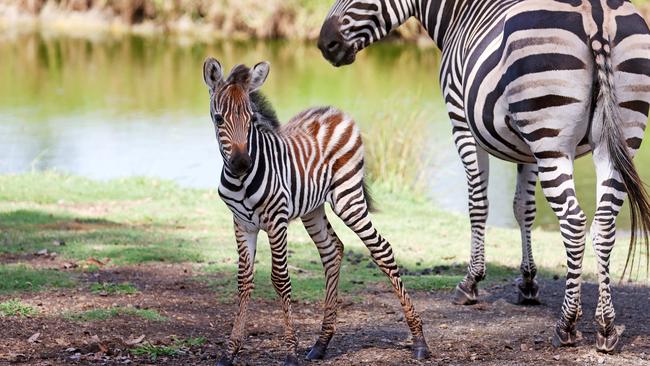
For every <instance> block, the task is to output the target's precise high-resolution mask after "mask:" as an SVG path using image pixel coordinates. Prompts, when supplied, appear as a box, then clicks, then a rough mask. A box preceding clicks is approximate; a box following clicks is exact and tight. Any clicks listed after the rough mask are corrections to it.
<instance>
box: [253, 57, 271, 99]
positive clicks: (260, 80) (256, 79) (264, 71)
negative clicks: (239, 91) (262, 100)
mask: <svg viewBox="0 0 650 366" xmlns="http://www.w3.org/2000/svg"><path fill="white" fill-rule="evenodd" d="M270 69H271V65H270V64H269V63H268V62H266V61H262V62H260V63H259V64H257V65H255V66H253V68H252V69H251V81H250V84H249V87H248V91H249V93H252V92H254V91H256V90H258V89H259V88H261V87H262V84H264V81H266V77H267V76H269V71H270Z"/></svg>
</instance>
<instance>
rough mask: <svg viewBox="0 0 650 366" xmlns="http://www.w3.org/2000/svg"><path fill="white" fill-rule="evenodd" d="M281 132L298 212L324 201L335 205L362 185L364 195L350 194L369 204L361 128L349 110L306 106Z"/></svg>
mask: <svg viewBox="0 0 650 366" xmlns="http://www.w3.org/2000/svg"><path fill="white" fill-rule="evenodd" d="M281 134H282V136H283V139H284V140H285V141H286V143H287V146H288V152H289V158H290V162H291V165H292V167H293V173H294V174H293V175H292V176H293V177H294V178H291V181H290V182H287V184H288V185H289V186H290V187H292V188H291V197H292V203H293V207H295V208H298V211H299V212H297V216H303V215H305V214H307V213H309V212H311V211H312V210H313V209H315V208H316V207H318V206H319V205H321V204H323V203H324V202H325V201H328V202H329V203H330V204H331V205H332V206H334V205H336V204H337V202H339V201H341V200H345V199H346V197H345V193H346V192H356V191H359V189H360V191H359V192H361V196H358V195H354V197H348V198H354V199H355V200H365V201H366V204H367V205H368V206H369V205H370V196H369V195H368V194H367V190H366V189H365V184H364V151H363V143H362V140H361V131H360V130H359V128H358V127H357V125H356V124H355V122H354V120H352V118H350V117H349V116H348V115H347V114H345V113H344V112H342V111H340V110H338V109H336V108H333V107H321V108H311V109H307V110H305V111H303V112H301V113H300V114H298V115H296V116H295V117H293V118H292V119H291V120H290V121H289V122H288V123H287V124H285V125H283V126H282V127H281ZM334 192H338V194H333V193H334ZM308 201H309V203H307V204H305V203H306V202H308Z"/></svg>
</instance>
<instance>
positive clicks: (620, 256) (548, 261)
mask: <svg viewBox="0 0 650 366" xmlns="http://www.w3.org/2000/svg"><path fill="white" fill-rule="evenodd" d="M77 185H78V186H79V187H77ZM50 186H53V187H54V191H56V193H50V192H48V190H49V189H50V188H49V187H50ZM22 187H30V192H31V193H30V192H28V191H27V190H25V191H23V190H22V189H23V188H22ZM161 187H162V188H161ZM131 188H133V189H137V193H134V192H131V193H126V194H125V195H124V197H120V194H118V193H119V192H124V191H126V190H128V189H131ZM371 190H372V191H373V192H372V193H373V195H374V197H375V200H376V202H377V208H378V209H379V211H378V212H376V213H374V214H373V216H372V218H373V223H374V224H375V226H376V228H377V230H378V231H379V232H380V233H381V234H382V236H384V237H385V238H386V239H387V240H389V242H390V243H391V246H392V248H393V251H394V253H395V258H396V259H397V262H398V264H399V265H400V268H401V269H402V273H405V275H404V276H403V277H404V282H405V284H406V288H407V290H410V289H418V290H432V289H441V288H442V289H448V288H453V287H454V286H455V284H456V283H457V282H458V281H460V280H461V278H462V277H463V275H464V274H465V271H466V269H465V268H466V266H467V261H468V259H469V255H470V234H471V230H470V226H469V219H468V218H467V217H466V215H456V214H450V213H449V212H445V211H442V210H439V209H437V208H435V207H434V206H433V204H432V203H431V202H430V201H428V200H426V199H424V198H422V197H421V196H419V195H417V194H413V193H408V192H399V191H396V190H393V189H391V188H390V187H386V186H383V185H373V186H372V187H371ZM0 191H3V192H5V193H4V196H2V194H0V229H2V231H3V235H0V244H2V245H0V253H1V252H5V253H16V254H24V253H33V252H34V251H36V250H39V249H43V248H50V250H55V251H56V252H57V253H58V254H59V256H60V257H62V258H70V259H74V260H85V259H87V258H88V257H94V258H97V259H100V260H102V261H103V260H104V258H109V259H111V261H110V264H109V265H111V266H117V267H119V266H122V265H125V264H140V263H161V262H162V263H170V262H171V263H174V262H189V263H195V264H197V267H199V268H201V269H202V270H203V273H201V274H199V275H198V276H197V277H196V278H197V280H201V281H207V282H208V283H209V284H210V285H211V286H212V288H214V290H215V293H216V296H217V298H218V299H220V300H221V301H224V302H231V301H233V300H234V299H235V298H236V292H237V283H236V282H237V280H236V278H237V277H236V273H237V258H238V254H237V247H236V244H235V240H234V233H233V228H232V214H231V213H230V211H229V210H228V209H227V207H226V206H225V205H224V204H223V202H222V201H221V200H220V199H219V197H218V194H217V193H216V192H214V191H210V190H196V189H184V188H180V187H178V186H175V185H168V184H167V183H165V182H157V181H155V180H146V179H135V180H128V179H127V180H114V181H102V182H95V181H91V180H87V179H84V178H78V177H72V178H71V177H68V176H65V175H57V174H54V173H33V174H32V173H30V174H26V175H19V176H4V177H0ZM7 192H14V193H16V196H11V195H10V194H9V193H7ZM10 196H11V197H14V198H13V199H12V200H11V201H3V200H2V199H3V197H4V199H9V197H10ZM55 198H56V199H61V200H63V202H64V203H59V202H58V201H55ZM134 199H135V200H134ZM66 202H73V203H70V204H68V203H66ZM98 208H100V209H101V210H98ZM88 212H92V213H93V215H92V216H88ZM97 212H101V213H100V214H97ZM327 215H328V217H329V220H330V222H331V223H332V226H333V228H334V230H335V231H336V233H337V235H338V236H339V237H340V238H341V240H342V241H343V243H344V245H345V259H344V262H343V264H342V269H341V277H340V289H341V292H342V293H343V294H348V296H349V295H351V294H355V293H358V291H360V290H361V291H362V290H363V289H365V288H367V287H369V286H373V285H375V284H379V283H383V284H388V280H387V279H386V277H385V276H384V275H383V274H382V273H381V271H380V270H379V269H378V268H376V267H375V266H374V265H370V264H369V263H370V262H371V260H370V256H369V253H368V250H367V249H366V247H365V245H363V243H362V242H361V241H360V240H359V238H358V237H357V236H356V235H355V234H354V233H353V232H352V231H351V230H350V229H348V228H347V227H346V226H345V225H343V224H342V222H341V221H340V220H339V219H338V218H337V217H336V216H335V215H334V214H333V213H332V212H331V210H329V209H328V210H327ZM5 217H6V218H10V219H11V222H12V225H3V221H2V218H5ZM62 221H72V222H74V223H77V224H78V225H81V227H78V228H77V227H75V230H66V229H61V228H58V227H57V226H56V225H51V223H52V222H54V223H57V222H62ZM104 223H109V224H106V225H104ZM84 225H87V226H88V227H85V226H84ZM532 237H533V252H534V256H535V259H536V264H537V267H538V269H539V273H540V274H541V275H543V276H553V275H556V274H557V275H560V276H564V274H565V272H566V254H565V250H564V246H563V244H562V240H561V237H560V234H559V232H558V231H556V230H553V231H545V230H541V229H535V230H534V231H533V233H532ZM54 240H64V241H65V243H66V245H65V246H57V247H55V249H54V248H53V247H52V242H53V241H54ZM288 240H289V243H288V248H289V261H288V262H289V266H290V274H291V281H292V290H293V293H292V297H293V298H294V299H296V300H321V299H323V297H324V283H325V280H324V275H323V268H322V265H321V263H320V257H319V254H318V251H317V250H316V247H315V245H314V244H313V242H312V241H311V239H310V238H309V236H308V235H307V233H306V232H305V229H304V228H303V227H302V225H301V224H300V222H299V221H297V222H293V223H292V224H291V225H290V226H289V232H288ZM626 250H627V245H626V239H624V238H621V239H619V240H618V245H617V246H616V247H615V249H614V251H613V257H612V264H611V269H612V275H613V278H617V276H618V275H619V274H620V271H621V270H622V268H623V265H624V262H625V257H626V254H627V253H626ZM485 252H486V261H487V263H488V270H487V279H486V281H495V282H501V281H503V280H514V278H515V277H517V276H518V275H519V265H520V261H521V244H520V233H519V230H516V229H507V228H495V227H488V229H487V233H486V249H485ZM270 258H271V253H270V248H269V244H268V240H267V238H266V235H265V234H264V233H263V232H261V233H260V235H259V240H258V245H257V256H256V265H255V270H256V276H255V284H256V287H255V291H254V295H253V296H255V297H257V298H260V297H263V298H273V299H274V298H275V296H276V295H275V291H274V290H273V286H272V284H271V275H270V273H271V260H270ZM7 268H8V267H7V266H0V275H2V276H3V277H0V278H4V279H5V280H4V281H3V282H1V283H0V293H1V292H2V291H3V286H4V287H5V289H4V292H7V289H6V288H7V286H9V287H10V288H11V289H12V291H14V290H16V288H19V289H21V288H22V289H33V288H40V287H48V286H50V287H56V285H57V278H58V279H59V280H61V279H66V278H68V276H69V275H68V274H64V273H60V272H57V271H49V272H42V273H41V272H40V271H36V270H30V272H29V273H27V274H25V272H26V271H25V270H24V269H21V270H18V271H17V270H15V267H11V268H13V269H12V273H9V274H7V273H4V274H3V271H2V270H1V269H4V272H6V271H7V270H6V269H7ZM425 268H430V269H433V268H437V269H442V270H440V271H439V272H435V271H434V272H429V273H424V272H422V269H425ZM444 268H449V269H444ZM418 271H419V273H420V274H423V275H409V274H410V273H412V272H418ZM583 273H584V274H585V278H587V279H593V278H594V277H595V274H596V259H595V255H594V253H593V250H591V248H590V246H587V249H586V251H585V259H584V271H583ZM43 274H45V275H43ZM21 275H22V276H26V277H30V278H25V279H22V280H17V279H16V277H17V276H21ZM36 275H37V276H36ZM34 276H35V277H37V278H36V279H32V278H31V277H34ZM643 278H645V273H641V274H640V275H639V279H643ZM39 279H40V280H41V281H38V280H39ZM52 282H54V284H52ZM71 282H72V281H71ZM97 290H99V291H101V290H100V289H97Z"/></svg>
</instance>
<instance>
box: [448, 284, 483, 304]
mask: <svg viewBox="0 0 650 366" xmlns="http://www.w3.org/2000/svg"><path fill="white" fill-rule="evenodd" d="M477 302H478V288H477V286H476V284H474V285H472V286H471V287H468V286H467V285H466V284H465V283H464V282H461V283H459V284H458V285H457V286H456V290H455V291H454V300H453V303H454V304H456V305H474V304H476V303H477Z"/></svg>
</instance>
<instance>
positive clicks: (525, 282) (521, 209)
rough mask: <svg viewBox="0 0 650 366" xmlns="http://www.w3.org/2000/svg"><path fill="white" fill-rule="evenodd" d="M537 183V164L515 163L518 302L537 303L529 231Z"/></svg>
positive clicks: (514, 206) (537, 296)
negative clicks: (518, 275) (519, 238)
mask: <svg viewBox="0 0 650 366" xmlns="http://www.w3.org/2000/svg"><path fill="white" fill-rule="evenodd" d="M536 185H537V165H534V164H518V165H517V188H516V190H515V199H514V202H513V210H514V214H515V218H516V220H517V223H518V224H519V229H520V230H521V267H520V270H521V278H519V279H517V289H518V290H519V303H520V304H522V305H537V304H539V303H540V302H539V286H538V285H537V281H536V280H535V275H536V274H537V266H535V261H534V260H533V248H532V245H531V237H530V231H531V228H532V226H533V222H534V221H535V213H536V208H535V186H536Z"/></svg>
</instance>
